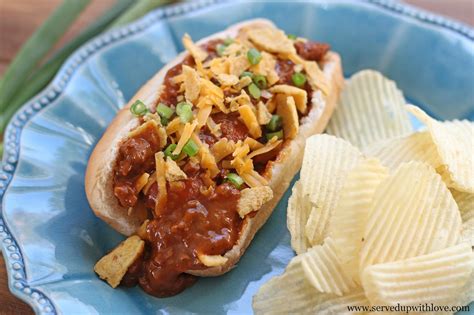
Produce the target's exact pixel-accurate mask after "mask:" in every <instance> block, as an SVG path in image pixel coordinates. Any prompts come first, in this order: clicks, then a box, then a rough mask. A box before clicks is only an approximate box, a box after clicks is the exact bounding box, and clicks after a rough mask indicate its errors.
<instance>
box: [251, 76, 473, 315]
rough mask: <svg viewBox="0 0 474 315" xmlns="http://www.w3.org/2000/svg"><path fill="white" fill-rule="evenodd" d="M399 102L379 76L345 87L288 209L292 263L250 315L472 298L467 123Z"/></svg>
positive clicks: (308, 154) (310, 149) (313, 143)
mask: <svg viewBox="0 0 474 315" xmlns="http://www.w3.org/2000/svg"><path fill="white" fill-rule="evenodd" d="M405 104H406V102H405V99H404V97H403V94H402V93H401V92H400V91H399V90H398V89H397V87H396V85H395V83H394V82H392V81H390V80H388V79H386V78H385V77H383V76H382V75H381V74H380V73H378V72H375V71H371V70H365V71H361V72H359V73H357V74H355V75H354V76H353V77H352V78H351V79H350V80H348V82H347V83H346V87H345V89H344V91H343V93H342V95H341V101H340V103H339V105H338V108H337V110H336V112H335V114H334V116H333V118H332V120H331V121H330V123H329V126H328V129H327V132H328V133H329V134H324V135H316V136H313V137H311V138H309V139H308V140H307V142H306V147H305V152H304V160H303V166H302V169H301V172H300V180H299V181H298V182H297V183H296V184H295V185H294V187H293V191H292V195H291V197H290V199H289V202H288V229H289V230H290V233H291V245H292V247H293V249H294V250H295V252H296V253H297V254H298V255H297V256H296V257H294V258H293V259H292V260H291V262H290V263H289V265H288V267H287V268H286V270H285V272H284V273H283V274H282V275H281V276H278V277H275V278H273V279H271V280H270V281H269V282H267V283H266V284H264V285H263V286H262V287H261V288H260V290H259V291H258V293H257V294H256V295H255V297H254V300H253V308H254V311H255V313H256V314H288V313H298V314H341V313H350V312H349V310H348V308H347V306H357V305H365V306H371V305H372V306H379V305H386V306H391V305H392V306H396V305H397V304H398V303H399V304H401V305H407V306H408V305H420V304H424V303H428V304H431V303H433V304H434V305H452V306H454V305H457V306H464V305H467V304H469V302H471V301H472V300H474V272H473V269H474V254H473V251H472V246H474V123H472V122H469V121H458V120H455V121H446V122H440V121H437V120H435V119H433V118H431V117H429V116H428V115H427V114H426V113H425V112H423V111H422V110H421V109H419V108H418V107H415V106H411V105H408V106H407V105H405ZM409 112H410V113H412V114H413V115H414V116H415V117H416V118H417V119H418V120H420V121H421V123H422V124H423V125H425V126H426V128H425V130H424V131H419V132H415V131H414V130H413V127H412V124H411V123H410V117H409V114H408V113H409ZM338 137H340V138H338Z"/></svg>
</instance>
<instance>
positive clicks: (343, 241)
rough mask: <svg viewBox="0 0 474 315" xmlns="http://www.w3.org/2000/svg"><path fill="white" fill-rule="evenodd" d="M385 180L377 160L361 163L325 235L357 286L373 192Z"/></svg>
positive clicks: (349, 176) (346, 186) (351, 177)
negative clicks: (360, 253) (360, 257)
mask: <svg viewBox="0 0 474 315" xmlns="http://www.w3.org/2000/svg"><path fill="white" fill-rule="evenodd" d="M387 176H388V170H387V169H386V168H385V167H383V166H382V165H381V164H380V162H379V160H377V159H375V158H369V159H365V160H362V161H361V162H360V163H359V164H358V165H357V166H356V167H354V169H353V170H352V171H350V172H349V175H348V176H347V179H346V182H345V184H344V187H343V188H342V189H341V192H340V199H339V202H338V204H337V207H336V208H335V209H334V214H333V216H332V218H331V222H330V224H329V232H328V235H329V237H331V238H332V239H333V240H334V247H335V249H336V252H337V255H338V257H339V260H340V263H341V266H342V269H343V271H344V273H345V274H347V275H348V276H349V277H350V278H351V279H353V280H354V281H356V282H357V283H360V279H359V252H360V249H361V248H362V244H363V239H362V238H363V237H364V229H365V224H366V222H367V220H368V215H369V209H370V205H371V203H372V198H373V196H374V193H375V190H376V189H377V187H378V185H379V184H380V182H381V181H382V180H383V179H385V178H386V177H387Z"/></svg>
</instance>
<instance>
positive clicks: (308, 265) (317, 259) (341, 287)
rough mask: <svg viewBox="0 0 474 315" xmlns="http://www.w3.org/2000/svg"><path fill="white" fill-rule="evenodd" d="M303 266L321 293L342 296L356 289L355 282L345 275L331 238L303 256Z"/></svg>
mask: <svg viewBox="0 0 474 315" xmlns="http://www.w3.org/2000/svg"><path fill="white" fill-rule="evenodd" d="M301 265H302V267H303V270H304V272H305V275H306V277H307V279H308V280H309V282H310V283H311V285H312V286H313V287H315V288H316V290H318V291H319V292H321V293H333V294H336V295H339V296H341V295H343V294H345V293H349V292H350V291H351V290H352V289H354V288H355V287H356V284H355V282H354V281H353V280H352V279H351V278H350V277H348V276H347V275H346V274H345V273H344V271H343V269H342V266H341V262H340V260H339V258H338V257H337V254H336V251H335V248H334V241H333V240H332V239H331V238H326V239H325V240H324V244H323V245H317V246H314V247H313V248H311V249H310V250H308V251H307V252H306V253H304V254H302V255H301Z"/></svg>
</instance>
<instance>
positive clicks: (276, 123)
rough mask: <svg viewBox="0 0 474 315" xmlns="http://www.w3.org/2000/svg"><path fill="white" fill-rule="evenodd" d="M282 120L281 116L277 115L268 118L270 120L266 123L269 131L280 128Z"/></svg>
mask: <svg viewBox="0 0 474 315" xmlns="http://www.w3.org/2000/svg"><path fill="white" fill-rule="evenodd" d="M281 125H282V121H281V116H279V115H272V118H271V119H270V122H269V123H268V124H267V126H266V127H267V129H268V130H269V131H273V132H275V131H277V130H279V129H281Z"/></svg>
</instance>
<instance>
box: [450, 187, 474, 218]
mask: <svg viewBox="0 0 474 315" xmlns="http://www.w3.org/2000/svg"><path fill="white" fill-rule="evenodd" d="M451 194H452V195H453V197H454V200H456V203H457V204H458V207H459V211H460V212H461V218H462V221H463V222H467V221H469V220H474V194H471V193H467V192H462V191H457V190H455V189H451Z"/></svg>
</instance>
